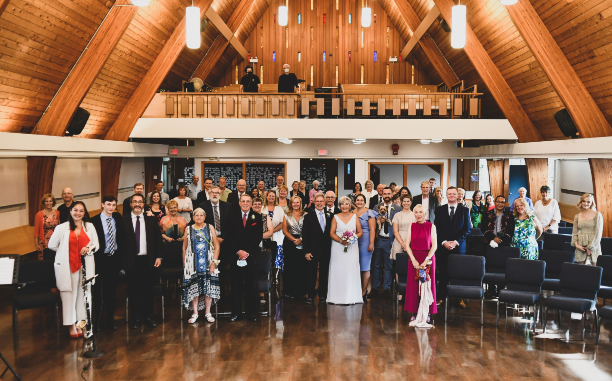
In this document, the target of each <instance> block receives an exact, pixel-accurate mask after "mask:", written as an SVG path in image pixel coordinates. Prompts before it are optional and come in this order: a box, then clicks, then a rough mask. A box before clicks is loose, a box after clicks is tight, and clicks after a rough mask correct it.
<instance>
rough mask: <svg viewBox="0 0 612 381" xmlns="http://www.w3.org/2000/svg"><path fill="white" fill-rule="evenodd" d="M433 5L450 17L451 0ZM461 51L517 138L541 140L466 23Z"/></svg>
mask: <svg viewBox="0 0 612 381" xmlns="http://www.w3.org/2000/svg"><path fill="white" fill-rule="evenodd" d="M435 4H436V5H437V6H438V8H439V9H440V13H441V14H442V16H443V17H444V19H445V20H447V21H448V20H452V18H451V9H452V7H453V6H454V5H455V4H454V2H453V1H452V0H435ZM451 23H452V21H451ZM451 28H452V25H451ZM464 50H465V52H466V54H467V55H468V57H469V58H470V60H471V61H472V63H473V65H474V67H475V68H476V70H477V71H478V73H479V74H480V76H481V77H482V79H483V80H484V82H485V83H486V84H487V87H488V89H489V91H490V92H491V94H492V95H493V98H495V100H496V101H497V104H498V105H499V107H500V108H501V109H502V111H503V112H504V115H505V116H506V118H507V119H508V121H509V122H510V124H511V125H512V127H513V128H514V131H515V132H516V134H517V136H518V138H519V141H520V142H523V143H525V142H536V141H541V140H542V136H541V135H540V133H539V132H538V130H537V129H536V127H535V126H534V124H533V123H532V122H531V120H530V119H529V117H528V116H527V113H526V112H525V110H524V109H523V107H522V105H521V104H520V103H519V101H518V99H517V98H516V95H514V93H513V92H512V90H511V89H510V87H509V86H508V83H507V82H506V80H505V79H504V77H503V76H502V74H501V73H500V71H499V69H498V68H497V67H496V66H495V64H494V63H493V61H492V60H491V58H490V57H489V55H488V53H487V51H486V50H485V49H484V47H483V46H482V44H481V43H480V41H479V40H478V37H477V36H476V34H475V33H474V31H473V30H472V28H471V26H470V23H469V22H468V25H467V27H466V45H465V48H464Z"/></svg>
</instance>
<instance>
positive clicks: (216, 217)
mask: <svg viewBox="0 0 612 381" xmlns="http://www.w3.org/2000/svg"><path fill="white" fill-rule="evenodd" d="M214 209H215V230H216V231H218V232H219V233H221V220H220V219H219V206H218V205H215V207H214Z"/></svg>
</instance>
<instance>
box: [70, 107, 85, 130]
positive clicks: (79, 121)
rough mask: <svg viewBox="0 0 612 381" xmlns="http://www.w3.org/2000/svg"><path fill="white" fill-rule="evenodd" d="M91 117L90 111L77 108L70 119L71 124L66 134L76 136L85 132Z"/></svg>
mask: <svg viewBox="0 0 612 381" xmlns="http://www.w3.org/2000/svg"><path fill="white" fill-rule="evenodd" d="M88 119H89V111H87V110H85V109H82V108H80V107H79V108H77V110H76V112H75V113H74V116H73V117H72V119H71V120H70V124H69V125H68V129H67V130H66V136H74V135H79V134H80V133H81V132H83V128H85V125H86V124H87V120H88Z"/></svg>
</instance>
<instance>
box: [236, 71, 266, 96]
mask: <svg viewBox="0 0 612 381" xmlns="http://www.w3.org/2000/svg"><path fill="white" fill-rule="evenodd" d="M244 72H245V73H246V74H245V75H243V76H242V78H241V79H240V92H241V93H259V92H261V81H260V80H259V77H258V76H257V75H256V74H254V73H253V67H252V66H251V65H247V67H245V68H244Z"/></svg>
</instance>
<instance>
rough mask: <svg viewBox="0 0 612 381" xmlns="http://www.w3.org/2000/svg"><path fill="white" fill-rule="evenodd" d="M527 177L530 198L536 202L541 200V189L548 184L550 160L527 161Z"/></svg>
mask: <svg viewBox="0 0 612 381" xmlns="http://www.w3.org/2000/svg"><path fill="white" fill-rule="evenodd" d="M525 164H526V165H527V175H528V176H529V198H531V201H533V203H534V205H535V202H536V201H538V200H540V199H541V198H542V196H541V195H540V188H541V187H542V186H543V185H546V184H548V159H525Z"/></svg>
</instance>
